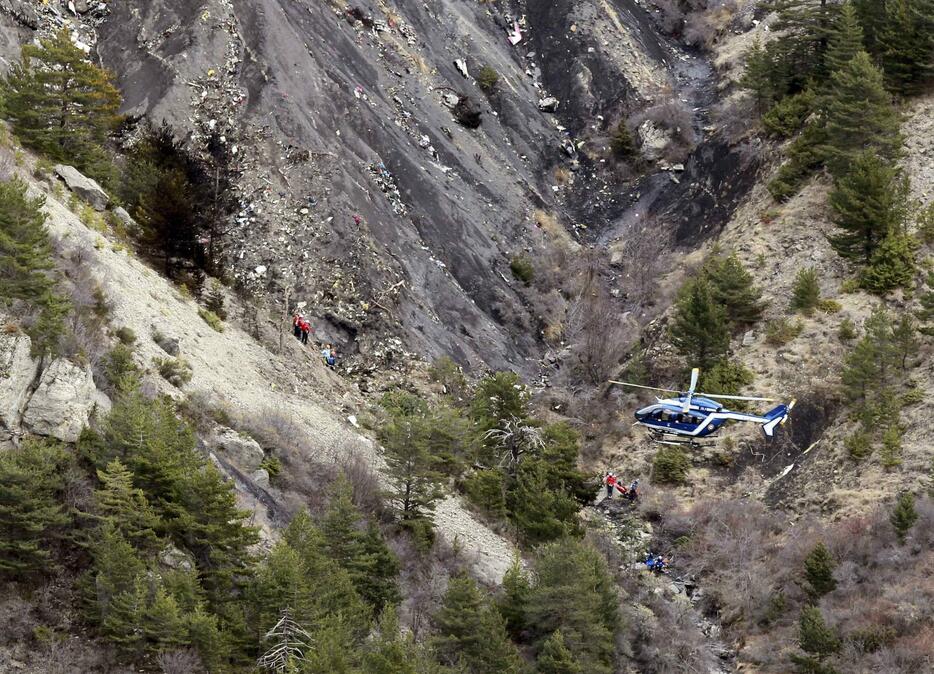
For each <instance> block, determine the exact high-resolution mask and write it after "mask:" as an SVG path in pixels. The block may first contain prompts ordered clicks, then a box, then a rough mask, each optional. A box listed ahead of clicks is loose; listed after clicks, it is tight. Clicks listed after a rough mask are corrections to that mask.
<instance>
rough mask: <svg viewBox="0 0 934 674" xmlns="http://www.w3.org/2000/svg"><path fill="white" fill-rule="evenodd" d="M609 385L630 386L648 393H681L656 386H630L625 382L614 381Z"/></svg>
mask: <svg viewBox="0 0 934 674" xmlns="http://www.w3.org/2000/svg"><path fill="white" fill-rule="evenodd" d="M610 383H611V384H619V385H620V386H632V387H633V388H644V389H647V390H649V391H664V392H665V393H681V391H675V390H674V389H670V388H658V387H657V386H643V385H642V384H630V383H629V382H627V381H616V380H615V379H611V380H610Z"/></svg>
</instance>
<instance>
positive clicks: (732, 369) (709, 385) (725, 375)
mask: <svg viewBox="0 0 934 674" xmlns="http://www.w3.org/2000/svg"><path fill="white" fill-rule="evenodd" d="M754 379H755V375H754V374H753V373H752V372H751V371H750V370H749V369H748V368H746V367H745V366H744V365H743V364H742V363H740V362H738V361H733V360H728V359H723V360H720V361H717V363H715V364H714V366H713V367H712V368H710V369H709V370H706V371H704V372H702V373H701V380H700V384H699V388H700V389H701V390H703V391H707V392H708V393H721V394H724V395H737V394H738V393H739V392H740V390H741V389H742V388H743V387H744V386H749V385H750V384H751V383H752V382H753V380H754Z"/></svg>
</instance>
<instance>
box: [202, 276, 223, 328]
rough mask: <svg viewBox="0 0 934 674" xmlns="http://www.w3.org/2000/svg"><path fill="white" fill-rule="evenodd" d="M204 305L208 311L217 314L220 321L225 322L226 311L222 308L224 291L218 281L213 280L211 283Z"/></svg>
mask: <svg viewBox="0 0 934 674" xmlns="http://www.w3.org/2000/svg"><path fill="white" fill-rule="evenodd" d="M204 305H205V306H206V307H207V308H208V310H209V311H213V312H214V313H215V314H217V316H218V318H220V319H221V320H222V321H226V320H227V309H226V308H225V307H224V290H223V287H222V286H221V284H220V282H219V281H217V280H214V281H212V282H211V290H210V292H208V293H207V295H206V296H205V298H204Z"/></svg>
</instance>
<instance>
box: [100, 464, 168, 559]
mask: <svg viewBox="0 0 934 674" xmlns="http://www.w3.org/2000/svg"><path fill="white" fill-rule="evenodd" d="M97 477H98V479H99V480H100V482H101V486H100V489H98V490H96V491H95V492H94V503H95V515H96V516H97V517H99V518H100V520H101V522H102V523H103V525H104V526H109V527H110V529H111V530H112V531H114V532H115V533H118V534H120V535H121V536H122V537H123V538H124V539H125V540H126V541H127V542H128V543H131V544H132V545H133V546H134V547H135V548H136V549H138V550H142V551H154V550H155V549H156V548H157V547H158V546H159V543H160V541H159V539H158V538H157V536H156V531H157V530H162V528H163V526H162V522H161V521H160V520H159V517H158V516H157V515H156V513H155V511H154V510H153V509H152V506H150V505H149V501H147V500H146V495H145V494H143V490H142V489H137V488H136V487H134V486H133V473H132V472H131V471H130V470H129V469H127V467H126V466H124V465H123V464H122V463H121V462H120V460H119V459H114V460H113V461H111V462H110V463H108V464H107V466H106V468H104V469H103V470H98V471H97Z"/></svg>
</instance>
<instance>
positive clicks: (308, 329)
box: [299, 318, 311, 344]
mask: <svg viewBox="0 0 934 674" xmlns="http://www.w3.org/2000/svg"><path fill="white" fill-rule="evenodd" d="M299 327H300V328H301V332H302V344H308V333H309V332H311V324H310V323H309V322H308V321H306V320H305V319H304V318H303V319H302V323H301V325H300V326H299Z"/></svg>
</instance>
